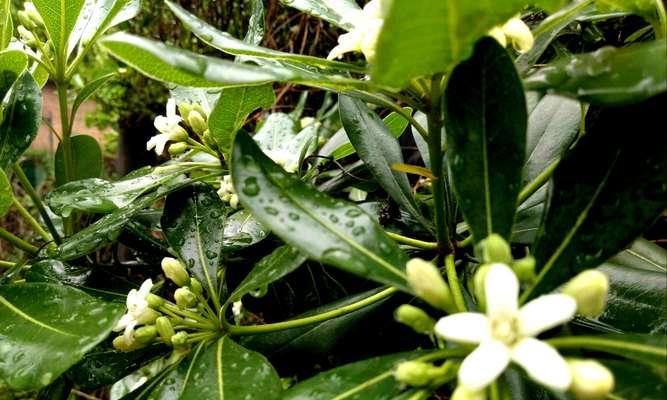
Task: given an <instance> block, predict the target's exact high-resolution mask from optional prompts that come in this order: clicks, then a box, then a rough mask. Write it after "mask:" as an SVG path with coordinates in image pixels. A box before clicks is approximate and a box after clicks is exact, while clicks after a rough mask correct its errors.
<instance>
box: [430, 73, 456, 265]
mask: <svg viewBox="0 0 667 400" xmlns="http://www.w3.org/2000/svg"><path fill="white" fill-rule="evenodd" d="M440 81H441V75H440V74H437V75H435V76H434V77H433V79H432V80H431V111H430V112H429V113H428V132H429V134H428V138H427V141H428V152H429V156H430V158H431V170H432V172H433V179H432V185H433V209H434V210H435V230H436V237H437V239H438V248H439V249H440V251H446V252H451V251H452V246H451V243H450V240H449V221H447V214H446V212H445V210H446V209H447V208H448V205H447V202H446V200H445V184H446V182H445V175H444V173H445V171H444V168H443V165H442V160H443V154H442V92H441V91H440Z"/></svg>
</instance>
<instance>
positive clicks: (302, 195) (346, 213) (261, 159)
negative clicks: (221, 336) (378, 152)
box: [232, 133, 407, 290]
mask: <svg viewBox="0 0 667 400" xmlns="http://www.w3.org/2000/svg"><path fill="white" fill-rule="evenodd" d="M232 177H233V181H234V187H235V188H237V190H238V195H239V198H240V199H241V202H242V203H243V204H244V205H245V206H246V207H247V208H248V209H250V211H251V212H252V213H253V214H254V215H255V217H256V218H257V219H258V220H259V221H260V222H261V223H263V224H264V225H266V226H267V227H269V228H271V230H272V231H273V232H274V233H275V234H276V235H278V236H279V237H281V238H282V239H283V240H284V241H285V242H287V243H288V244H290V245H292V246H293V247H295V248H296V249H298V250H300V251H302V252H303V253H304V254H306V255H307V256H309V257H310V258H312V259H314V260H317V261H320V262H322V263H324V264H329V265H332V266H335V267H338V268H341V269H343V270H345V271H348V272H351V273H354V274H357V275H360V276H362V277H366V278H368V279H372V280H375V281H378V282H381V283H387V284H391V285H395V286H397V287H399V288H401V289H402V290H407V287H406V282H405V272H404V270H405V263H406V262H407V256H406V255H405V254H404V253H403V252H402V251H401V250H400V249H399V247H398V246H397V245H396V243H394V242H393V241H392V240H391V239H390V238H389V237H387V236H386V234H385V233H384V232H383V230H382V228H381V227H380V226H379V225H378V224H377V223H376V222H375V221H373V219H372V218H371V217H370V216H369V215H368V214H366V213H365V212H363V211H362V210H361V209H359V208H358V207H357V206H355V205H352V204H350V203H347V202H344V201H341V200H335V199H333V198H331V197H329V196H327V195H325V194H322V193H320V192H318V191H317V190H315V189H314V188H312V187H310V186H308V185H307V184H305V183H303V182H301V181H300V180H299V179H298V178H297V177H295V176H293V175H290V174H288V173H286V172H285V171H284V170H283V169H282V168H281V167H279V166H278V165H276V164H274V163H273V162H272V161H271V160H270V159H269V158H268V157H267V156H265V155H264V154H263V153H262V152H261V151H260V149H259V147H258V146H257V144H255V142H254V141H253V140H252V138H250V136H248V135H247V134H245V133H240V134H239V135H237V137H236V142H235V145H234V153H233V156H232ZM304 238H308V240H304Z"/></svg>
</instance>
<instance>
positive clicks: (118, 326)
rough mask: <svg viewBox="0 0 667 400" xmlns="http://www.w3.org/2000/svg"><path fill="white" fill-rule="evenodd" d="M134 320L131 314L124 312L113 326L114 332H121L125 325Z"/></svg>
mask: <svg viewBox="0 0 667 400" xmlns="http://www.w3.org/2000/svg"><path fill="white" fill-rule="evenodd" d="M132 320H133V318H132V316H131V315H130V314H124V315H123V316H122V317H120V319H119V320H118V322H116V326H114V327H113V331H114V332H120V331H122V330H123V329H125V327H126V326H127V325H128V324H129V323H130V322H131V321H132Z"/></svg>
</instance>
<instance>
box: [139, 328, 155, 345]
mask: <svg viewBox="0 0 667 400" xmlns="http://www.w3.org/2000/svg"><path fill="white" fill-rule="evenodd" d="M156 337H157V328H156V327H155V325H146V326H142V327H140V328H137V329H136V330H135V331H134V339H135V340H136V341H137V342H139V343H142V344H146V343H150V341H151V340H153V339H155V338H156Z"/></svg>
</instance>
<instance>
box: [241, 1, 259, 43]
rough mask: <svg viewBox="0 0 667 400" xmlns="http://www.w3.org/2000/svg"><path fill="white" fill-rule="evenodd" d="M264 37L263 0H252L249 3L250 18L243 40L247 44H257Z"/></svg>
mask: <svg viewBox="0 0 667 400" xmlns="http://www.w3.org/2000/svg"><path fill="white" fill-rule="evenodd" d="M263 38H264V1H263V0H252V1H251V3H250V19H249V20H248V31H247V32H246V34H245V37H244V38H243V41H244V42H245V43H248V44H253V45H258V44H260V43H262V39H263Z"/></svg>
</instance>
